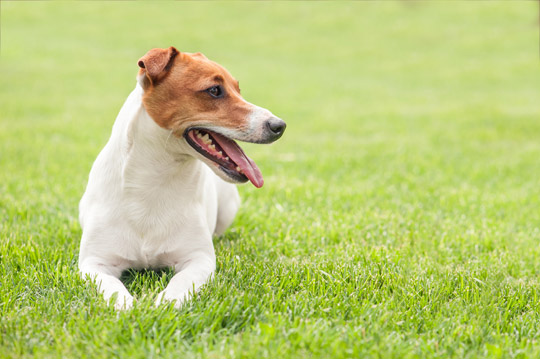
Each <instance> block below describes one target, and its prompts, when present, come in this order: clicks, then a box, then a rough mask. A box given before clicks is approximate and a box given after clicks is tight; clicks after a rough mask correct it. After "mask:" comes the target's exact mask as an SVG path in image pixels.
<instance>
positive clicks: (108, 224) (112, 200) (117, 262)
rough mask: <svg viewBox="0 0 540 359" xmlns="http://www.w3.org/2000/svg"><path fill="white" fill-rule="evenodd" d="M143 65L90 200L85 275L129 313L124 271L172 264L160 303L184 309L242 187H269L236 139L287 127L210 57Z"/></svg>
mask: <svg viewBox="0 0 540 359" xmlns="http://www.w3.org/2000/svg"><path fill="white" fill-rule="evenodd" d="M138 64H139V67H140V70H139V74H138V76H137V85H136V87H135V90H133V92H132V93H131V94H130V95H129V97H128V98H127V100H126V102H125V103H124V106H123V107H122V109H121V110H120V113H119V114H118V117H117V119H116V122H115V123H114V126H113V129H112V134H111V137H110V139H109V142H108V143H107V144H106V146H105V147H104V148H103V150H102V151H101V153H100V154H99V156H98V157H97V159H96V161H95V162H94V165H93V166H92V170H91V171H90V176H89V180H88V186H87V188H86V192H85V193H84V195H83V197H82V199H81V202H80V206H79V209H80V215H79V219H80V222H81V226H82V229H83V234H82V240H81V249H80V255H79V268H80V271H81V273H82V274H83V276H85V277H87V278H91V279H92V280H93V281H94V282H96V283H97V285H98V287H99V290H100V291H101V292H102V293H103V295H104V297H105V299H106V300H107V301H108V300H109V299H110V298H111V297H113V295H114V294H115V293H117V296H116V301H115V302H114V305H115V307H116V308H119V309H121V308H129V307H131V306H132V305H133V297H132V296H131V295H130V293H129V292H128V291H127V289H126V287H125V286H124V285H123V284H122V282H121V281H120V280H119V277H120V275H121V273H122V272H123V271H124V270H126V269H129V268H135V269H142V268H165V267H172V268H174V271H175V275H174V277H173V278H172V279H171V281H170V283H169V284H168V285H167V287H166V288H165V290H164V291H163V292H161V293H160V294H159V296H158V298H157V300H156V302H157V303H158V304H159V303H161V302H163V301H175V306H177V307H178V306H180V305H181V303H182V302H183V301H184V300H185V299H186V298H188V297H189V295H190V294H191V293H192V292H193V290H194V289H195V290H196V289H197V288H199V287H200V286H201V285H202V284H204V283H205V282H206V281H207V280H208V279H209V277H210V276H211V275H212V273H213V272H214V270H215V266H216V259H215V253H214V247H213V244H212V236H213V235H214V234H216V235H219V234H221V233H223V232H224V231H225V229H226V228H227V227H228V226H229V225H230V224H231V222H232V220H233V218H234V216H235V214H236V211H237V210H238V207H239V204H240V199H239V196H238V191H237V189H236V186H235V185H234V184H233V183H240V182H247V181H248V180H249V181H251V183H253V184H254V185H255V186H256V187H261V186H262V185H263V178H262V174H261V172H260V170H259V169H258V168H257V165H256V164H255V163H254V162H253V161H252V160H251V159H250V158H249V157H247V156H246V155H245V154H244V152H243V151H242V149H241V148H240V147H239V146H238V145H237V144H236V142H235V141H234V140H239V141H246V142H253V143H270V142H273V141H275V140H277V139H278V138H280V137H281V135H282V134H283V131H284V130H285V122H283V121H282V120H280V119H279V118H277V117H275V116H274V115H272V113H271V112H270V111H268V110H266V109H263V108H261V107H258V106H255V105H253V104H250V103H249V102H246V101H245V100H244V99H243V98H242V96H241V95H240V88H239V87H238V81H236V80H235V79H234V78H233V77H232V76H231V75H230V74H229V72H227V70H225V69H224V68H223V67H222V66H220V65H218V64H217V63H215V62H212V61H210V60H208V59H207V58H206V57H205V56H204V55H202V54H200V53H196V54H190V53H182V52H179V51H178V50H176V49H175V48H174V47H170V48H168V49H153V50H150V51H149V52H148V53H147V54H146V55H144V56H143V57H142V58H141V59H140V60H139V62H138Z"/></svg>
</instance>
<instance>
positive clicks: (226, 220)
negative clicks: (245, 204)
mask: <svg viewBox="0 0 540 359" xmlns="http://www.w3.org/2000/svg"><path fill="white" fill-rule="evenodd" d="M217 181H218V182H217V196H218V213H217V221H216V229H215V231H214V234H215V235H217V236H221V235H222V234H223V232H225V230H226V229H227V228H228V227H229V226H230V225H231V223H232V221H233V220H234V217H235V216H236V212H237V211H238V208H239V207H240V196H239V195H238V189H237V188H236V185H234V184H232V183H227V182H225V181H222V180H221V179H217Z"/></svg>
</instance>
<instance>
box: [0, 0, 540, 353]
mask: <svg viewBox="0 0 540 359" xmlns="http://www.w3.org/2000/svg"><path fill="white" fill-rule="evenodd" d="M537 6H538V4H537V3H536V2H533V1H529V2H518V1H500V2H484V1H480V2H466V1H460V2H457V1H452V2H450V1H441V2H417V1H402V2H388V1H385V2H356V3H350V2H338V3H334V2H316V3H306V2H294V3H288V2H279V3H269V2H262V3H259V2H257V3H247V2H234V3H206V2H205V3H193V2H152V3H144V2H112V3H108V2H2V3H1V10H2V11H1V57H0V68H1V70H0V71H1V72H0V73H1V76H0V109H1V113H0V357H1V358H30V357H37V358H76V357H82V358H86V357H88V358H112V357H120V358H178V357H180V358H298V357H311V358H538V357H540V343H539V338H540V315H539V311H540V302H539V299H540V298H539V296H540V293H539V280H538V278H539V274H540V245H539V244H540V210H539V208H540V175H539V174H540V161H539V158H540V140H539V139H540V120H539V118H540V102H539V101H540V100H539V98H540V70H539V59H538V51H539V50H538V19H537V16H538V7H537ZM169 45H175V46H177V47H178V48H179V49H180V50H181V51H188V52H194V51H201V52H203V53H205V54H206V55H207V56H208V57H210V58H211V59H214V60H216V61H218V62H219V63H221V64H223V65H224V66H226V67H227V68H228V69H229V70H230V71H231V72H232V73H233V75H234V76H235V77H237V78H238V79H239V80H240V83H241V87H242V93H243V94H244V97H245V98H246V99H247V100H248V101H250V102H253V103H257V104H259V105H261V106H264V107H267V108H269V109H271V110H272V111H273V112H274V113H276V114H277V115H279V116H281V117H282V118H284V119H285V120H286V121H287V123H288V128H287V132H286V134H285V136H284V137H283V138H282V139H281V140H280V141H279V142H278V143H276V144H274V145H272V146H258V145H246V146H245V147H244V148H245V149H246V152H248V153H249V154H250V156H251V157H252V158H253V159H255V160H256V161H257V163H258V164H259V167H260V168H261V170H262V171H263V174H264V175H265V181H266V182H265V186H264V187H263V188H262V189H260V190H257V189H255V188H254V187H252V186H242V187H241V189H240V191H241V195H242V198H243V206H242V208H241V211H240V213H239V214H238V217H237V219H236V221H235V223H234V225H233V226H232V227H231V228H230V229H229V230H228V231H227V232H226V234H225V235H224V236H222V237H221V238H216V239H215V241H214V243H215V247H216V252H217V258H218V269H217V273H216V277H215V280H214V281H213V282H211V283H210V284H209V285H207V286H206V287H204V289H203V290H202V291H201V292H200V294H199V295H198V296H197V299H196V300H193V301H191V302H189V303H188V304H187V305H186V306H185V307H184V308H183V309H181V310H174V309H173V308H170V307H161V308H159V309H155V308H153V307H152V305H151V296H152V295H153V294H155V293H157V292H158V291H159V290H160V289H162V288H163V287H164V286H165V285H166V283H167V280H168V278H170V276H171V273H170V272H167V271H165V272H158V273H155V272H152V271H148V272H131V273H130V274H128V275H126V277H125V281H126V283H127V284H128V286H129V289H130V290H131V291H132V292H134V293H135V295H136V297H137V298H138V299H139V301H138V303H137V305H136V306H135V308H134V309H133V310H131V311H128V312H121V313H116V312H115V311H114V310H113V309H111V308H108V307H107V306H106V305H105V303H104V301H103V300H102V299H101V297H100V295H99V294H98V293H97V291H96V290H95V289H92V288H90V289H89V288H88V286H87V285H85V283H83V281H82V280H81V279H80V278H79V276H78V273H77V259H78V247H79V239H80V235H81V230H80V227H79V224H78V221H77V214H78V210H77V204H78V201H79V199H80V197H81V195H82V193H83V191H84V188H85V185H86V180H87V175H88V172H89V170H90V166H91V164H92V162H93V160H94V159H95V157H96V156H97V154H98V152H99V151H100V149H101V148H102V147H103V145H104V144H105V142H106V141H107V138H108V136H109V134H110V129H111V126H112V123H113V121H114V118H115V116H116V114H117V113H118V111H119V109H120V107H121V105H122V103H123V101H124V100H125V98H126V97H127V95H128V93H129V92H130V91H131V89H132V88H133V87H134V85H135V80H134V78H135V74H136V71H137V66H136V61H137V60H138V58H139V57H141V56H142V55H143V54H144V53H145V52H146V51H147V50H148V49H150V48H152V47H166V46H169Z"/></svg>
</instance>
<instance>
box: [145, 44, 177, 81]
mask: <svg viewBox="0 0 540 359" xmlns="http://www.w3.org/2000/svg"><path fill="white" fill-rule="evenodd" d="M178 54H179V52H178V50H176V49H175V48H174V47H172V46H171V47H169V48H168V49H152V50H150V51H148V52H147V53H146V55H144V56H143V57H141V58H140V59H139V61H138V65H139V67H140V68H141V69H142V71H144V72H146V76H147V77H148V79H149V80H150V83H151V84H153V83H155V82H156V81H157V80H158V79H159V78H160V77H162V75H163V74H164V73H166V72H167V71H169V69H170V68H171V66H172V64H173V61H174V58H175V57H176V55H178Z"/></svg>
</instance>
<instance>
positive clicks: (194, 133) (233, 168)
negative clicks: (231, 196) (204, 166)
mask: <svg viewBox="0 0 540 359" xmlns="http://www.w3.org/2000/svg"><path fill="white" fill-rule="evenodd" d="M184 138H185V139H186V141H187V143H189V145H190V146H191V147H193V148H194V149H195V151H197V152H199V153H200V154H201V155H203V156H204V157H206V158H208V159H209V160H211V161H213V162H214V163H215V164H216V165H217V166H218V168H219V169H220V170H221V171H223V172H224V173H225V174H226V175H227V176H228V177H230V178H231V179H233V180H234V181H236V182H247V181H248V180H249V181H251V183H253V185H254V186H255V187H257V188H261V187H262V185H263V183H264V181H263V177H262V173H261V171H260V170H259V168H258V167H257V165H256V164H255V162H253V160H251V158H249V157H248V156H246V154H245V153H244V151H242V149H241V148H240V146H238V144H237V143H236V142H235V141H233V140H232V139H230V138H228V137H225V136H223V135H221V134H219V133H216V132H212V131H209V130H206V129H204V130H203V129H200V128H191V129H188V130H187V131H186V132H185V133H184Z"/></svg>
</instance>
